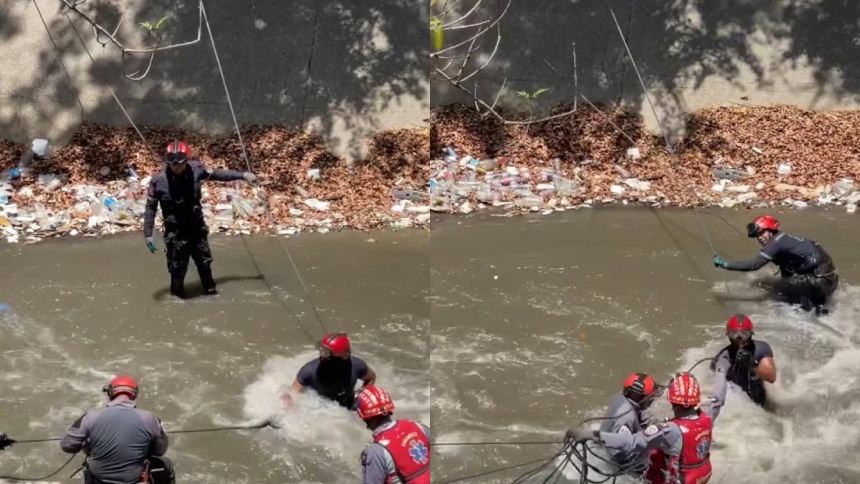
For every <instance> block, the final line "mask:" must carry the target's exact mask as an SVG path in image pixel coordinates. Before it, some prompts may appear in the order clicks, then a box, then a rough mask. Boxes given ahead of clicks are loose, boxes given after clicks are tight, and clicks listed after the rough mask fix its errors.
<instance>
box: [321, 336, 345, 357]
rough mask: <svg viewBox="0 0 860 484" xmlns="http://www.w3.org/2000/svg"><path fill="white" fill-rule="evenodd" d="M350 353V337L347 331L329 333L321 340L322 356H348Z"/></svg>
mask: <svg viewBox="0 0 860 484" xmlns="http://www.w3.org/2000/svg"><path fill="white" fill-rule="evenodd" d="M349 354H350V345H349V338H347V337H346V334H345V333H329V334H327V335H325V336H323V339H322V341H320V358H329V357H331V356H340V357H347V356H349Z"/></svg>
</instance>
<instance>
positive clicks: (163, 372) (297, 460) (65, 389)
mask: <svg viewBox="0 0 860 484" xmlns="http://www.w3.org/2000/svg"><path fill="white" fill-rule="evenodd" d="M328 235H334V237H328V236H326V237H313V236H312V237H307V238H305V237H302V238H300V239H298V240H295V239H291V240H290V241H289V242H288V243H289V244H290V246H291V247H292V248H291V252H292V255H293V257H294V258H295V261H296V264H297V265H298V266H299V267H300V268H301V269H302V276H303V278H304V281H305V283H306V284H307V286H308V288H309V291H310V292H311V293H312V297H313V299H314V301H315V302H316V305H317V306H318V308H319V312H320V315H321V318H322V320H323V322H324V324H325V326H326V327H327V328H328V329H329V330H338V331H345V332H347V333H348V334H349V335H350V337H351V339H352V342H353V351H354V354H356V355H357V356H360V357H362V358H364V359H365V360H366V361H367V362H368V364H369V365H370V366H371V367H372V368H373V369H374V370H375V371H376V373H377V375H378V378H379V380H378V381H379V384H380V385H381V386H383V387H384V388H386V389H387V390H389V391H390V393H391V394H392V396H393V398H394V399H395V404H396V406H397V415H399V416H402V417H405V418H412V419H416V420H421V421H424V422H429V419H430V416H429V404H428V399H429V393H430V388H429V382H428V354H429V343H428V336H427V329H428V324H429V312H428V305H427V304H426V303H425V302H424V301H423V299H422V297H421V293H422V291H423V288H424V287H425V286H426V282H425V281H426V276H425V277H423V278H422V277H420V275H421V274H422V271H424V273H425V274H426V269H424V267H425V265H424V259H423V254H424V253H425V252H426V251H425V249H424V244H425V242H426V239H427V237H426V235H424V234H415V233H401V234H394V233H392V234H375V235H374V237H375V238H376V239H377V242H376V243H375V244H371V243H365V240H366V239H367V236H366V235H364V236H362V235H360V234H328ZM248 242H249V243H250V245H251V248H252V251H251V254H250V255H249V253H248V251H246V250H245V249H244V246H243V244H242V242H241V241H240V239H237V238H219V237H215V238H214V239H213V251H214V253H215V264H214V268H215V276H216V279H218V280H220V281H221V283H220V289H221V291H222V294H221V295H220V296H218V297H217V298H213V299H204V298H200V299H194V300H190V301H186V302H170V301H168V300H166V299H165V297H164V294H165V291H166V287H165V286H166V284H167V282H168V281H167V280H166V279H167V277H166V271H165V264H164V259H163V255H161V254H158V255H157V256H151V255H150V254H149V253H148V252H147V251H146V250H145V248H144V247H142V245H141V241H140V240H139V238H138V237H134V238H132V237H111V238H106V239H103V240H98V241H79V242H77V241H60V242H56V243H47V244H39V245H34V246H31V247H23V246H8V247H4V248H2V249H0V267H2V270H3V278H2V280H0V296H1V297H0V303H6V304H8V305H9V306H10V308H11V309H10V310H9V311H6V312H2V313H0V334H2V338H0V350H2V351H3V358H2V359H0V365H2V366H1V367H0V368H2V371H0V381H2V390H3V391H2V393H0V412H2V417H0V429H2V430H5V431H6V432H7V433H9V434H10V435H11V436H12V437H13V438H16V439H38V438H51V437H60V436H62V435H63V433H64V432H65V430H66V428H67V427H68V426H69V425H70V424H71V423H72V422H74V421H75V420H76V419H77V418H78V417H79V416H80V415H81V414H82V413H83V412H84V411H86V410H87V409H89V408H93V407H99V406H101V405H103V404H104V403H105V402H106V398H105V396H104V394H103V393H102V392H101V388H102V386H103V385H105V384H107V382H108V381H109V380H110V379H111V378H112V377H113V376H114V375H115V374H117V373H130V374H131V375H132V376H134V377H136V378H137V379H138V381H139V382H140V385H141V395H140V398H139V399H138V401H139V406H140V407H141V408H145V409H148V410H151V411H153V412H155V414H156V415H158V416H159V417H160V418H161V419H162V420H163V421H164V425H165V428H166V430H167V431H168V433H169V434H170V433H171V432H175V431H178V430H188V429H192V430H193V429H201V428H204V429H205V428H212V427H219V426H238V425H248V424H255V423H258V422H261V421H264V420H266V419H269V418H273V417H274V418H276V419H277V420H278V421H280V424H281V426H282V427H281V429H279V430H274V429H270V428H267V429H262V430H248V431H225V432H214V433H191V434H176V433H173V434H172V435H171V440H170V443H171V447H170V449H169V451H168V453H167V455H168V456H169V457H171V458H172V459H173V460H174V461H175V462H176V471H177V477H178V482H182V483H199V484H204V483H205V484H212V483H231V484H265V483H271V484H275V483H283V482H301V483H326V484H328V483H346V482H356V481H357V480H358V479H360V475H361V465H360V459H359V456H360V453H361V451H362V450H363V449H364V447H365V445H366V444H367V443H368V442H369V441H370V439H371V435H370V432H369V431H368V430H367V429H366V428H365V426H364V424H363V423H362V422H361V420H360V419H358V417H357V416H356V415H355V414H354V413H353V412H348V411H346V410H344V409H341V408H339V407H335V406H332V405H330V404H329V403H327V402H325V401H322V400H321V399H319V398H317V397H315V396H313V395H311V394H308V395H303V396H302V397H301V398H299V399H298V402H297V405H296V406H295V408H294V409H293V410H292V411H289V412H288V411H285V410H284V408H283V407H282V404H281V403H280V394H281V391H283V389H285V388H287V387H288V386H289V385H290V384H291V383H292V381H293V379H294V378H295V376H296V373H297V372H298V369H299V368H300V367H301V365H303V364H304V363H305V362H307V361H310V360H312V359H314V358H316V357H317V356H318V353H317V351H316V349H315V342H316V341H318V339H319V338H320V337H321V336H322V328H321V327H320V326H319V323H318V322H317V321H316V319H315V317H314V315H313V310H312V308H311V306H310V304H309V301H308V300H307V298H306V297H305V296H304V291H303V289H302V288H301V285H300V283H299V282H298V281H297V279H296V277H295V274H294V273H293V271H292V269H291V265H290V263H289V261H288V259H287V258H286V255H285V253H284V252H283V248H282V246H281V242H280V241H278V240H277V239H271V238H249V239H248ZM251 256H253V257H254V258H255V259H256V261H257V263H258V265H259V266H260V267H261V268H263V272H264V274H265V275H266V282H268V283H269V284H271V285H272V286H273V287H274V291H270V290H269V289H268V287H267V286H266V285H265V284H264V281H262V280H260V279H259V277H258V275H257V274H256V271H255V269H254V266H253V263H252V262H251ZM191 272H192V274H191V275H189V278H188V281H189V282H188V283H189V287H194V285H195V284H196V283H195V282H194V281H196V274H193V266H192V270H191ZM371 273H372V274H375V275H377V276H379V279H377V278H373V279H372V280H371V278H368V277H367V274H371ZM416 274H417V276H416ZM67 458H68V456H67V455H66V454H64V453H63V452H62V451H61V450H60V448H59V445H58V443H57V442H46V443H32V444H25V443H21V444H16V445H14V446H13V447H11V448H8V449H6V451H5V452H3V453H2V455H0V475H16V476H23V477H31V478H32V477H41V476H45V475H47V474H48V473H50V472H52V471H54V470H55V469H57V468H59V467H60V466H61V465H62V463H63V462H64V461H65V460H66V459H67ZM80 461H81V458H80V457H79V458H77V459H76V460H75V461H74V462H73V463H72V464H70V465H69V467H67V468H66V469H64V470H63V471H62V472H60V473H59V474H58V475H57V476H56V477H53V478H51V479H50V481H51V482H62V483H72V482H75V483H79V482H81V476H80V475H78V476H76V477H75V478H69V475H70V474H71V473H72V472H73V471H74V470H75V469H76V468H77V467H78V465H79V463H80Z"/></svg>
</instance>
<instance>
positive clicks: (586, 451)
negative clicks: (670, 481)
mask: <svg viewBox="0 0 860 484" xmlns="http://www.w3.org/2000/svg"><path fill="white" fill-rule="evenodd" d="M715 359H716V357H710V358H702V359H701V360H699V361H697V362H695V363H693V365H692V366H690V369H689V370H687V373H691V372H692V371H693V370H695V369H696V368H697V367H698V366H699V365H701V364H702V363H707V362H711V361H714V360H715ZM669 382H671V380H670V381H669ZM669 382H667V383H666V385H657V394H658V395H660V394H661V393H662V392H663V390H664V389H666V388H667V387H668V386H669ZM634 410H635V409H634V408H633V407H631V408H629V409H627V411H626V412H623V413H621V414H619V415H616V416H606V417H592V418H587V419H585V420H583V421H582V422H580V424H579V425H578V427H581V426H583V425H585V424H587V423H589V422H598V421H604V420H616V419H618V418H621V417H623V416H624V415H627V414H628V413H630V412H632V411H634ZM559 443H562V442H561V441H522V442H515V441H507V442H505V441H497V442H435V443H433V442H431V443H430V446H431V447H439V446H460V445H462V446H470V445H474V446H479V445H487V446H493V445H521V446H524V445H549V444H559ZM576 444H577V443H576V442H564V445H563V446H562V448H561V449H559V450H558V451H556V452H555V453H554V454H553V455H552V456H551V457H550V458H549V459H546V458H544V459H537V460H532V461H528V462H523V463H521V464H515V465H511V466H505V467H499V468H497V469H493V470H490V471H485V472H482V473H479V474H472V475H469V476H465V477H458V478H456V479H451V480H447V481H442V482H441V483H440V484H453V483H457V482H463V481H468V480H471V479H476V478H478V477H485V476H488V475H492V474H497V473H499V472H504V471H507V470H511V469H518V468H520V467H525V466H527V465H532V464H537V463H538V462H542V463H543V465H541V466H539V467H536V468H535V469H532V470H530V471H528V472H527V473H526V474H523V475H522V476H520V477H519V478H517V479H516V480H514V481H513V483H514V484H518V483H521V482H523V481H524V480H525V479H528V478H529V477H532V476H534V475H536V474H537V473H539V472H541V471H544V470H547V469H548V467H549V466H550V464H552V463H553V462H554V461H555V459H557V458H559V457H562V456H564V459H563V460H562V462H561V463H559V464H556V468H555V469H553V470H552V472H551V473H550V475H549V476H547V478H546V479H544V481H543V482H544V483H546V482H548V481H549V479H551V478H552V477H553V476H554V475H555V474H556V473H557V472H562V471H563V470H564V468H565V467H566V466H567V465H568V464H570V465H572V466H573V467H574V468H575V469H576V470H577V471H578V472H579V474H580V476H581V477H580V482H581V483H591V484H601V483H605V482H608V481H609V480H610V479H612V480H613V482H614V479H615V478H617V477H620V476H622V475H625V474H626V473H627V472H628V471H629V470H631V469H630V465H628V466H624V465H622V466H619V465H618V464H616V463H614V462H612V461H610V460H608V459H607V458H605V457H603V456H601V455H599V454H597V453H595V452H594V450H593V449H592V448H590V447H588V446H587V445H586V444H585V443H584V442H582V443H581V444H582V450H578V449H577V448H576ZM589 456H591V457H594V458H596V459H598V460H600V461H602V462H604V463H606V464H609V465H610V466H612V467H613V468H615V469H617V470H616V471H615V472H609V473H607V472H606V471H604V470H602V469H599V468H597V467H595V466H594V465H593V464H590V463H588V458H589ZM574 457H575V458H576V460H578V461H579V462H580V466H581V467H577V465H576V463H575V462H574V459H573V458H574ZM631 465H633V466H635V463H632V464H631ZM589 471H591V472H594V473H596V474H598V475H600V476H602V477H605V479H603V480H599V481H595V480H592V479H587V474H588V472H589Z"/></svg>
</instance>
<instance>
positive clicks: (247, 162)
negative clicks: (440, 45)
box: [66, 0, 328, 342]
mask: <svg viewBox="0 0 860 484" xmlns="http://www.w3.org/2000/svg"><path fill="white" fill-rule="evenodd" d="M198 8H199V9H200V13H201V19H202V21H203V23H204V25H206V31H207V33H208V34H209V40H210V42H211V44H212V52H213V53H214V54H215V62H216V64H217V67H218V72H219V74H220V76H221V82H222V84H223V85H224V92H225V94H226V96H227V105H228V107H229V108H230V114H231V116H232V118H233V124H234V126H235V128H236V134H237V136H238V137H239V144H240V146H241V149H242V158H243V161H244V162H245V166H246V168H247V169H248V171H249V172H251V173H253V170H252V169H251V163H250V160H249V159H248V153H247V150H246V149H245V141H244V139H243V138H242V132H241V130H240V129H239V123H238V121H237V119H236V111H235V109H234V108H233V101H232V99H231V98H230V91H229V89H228V88H227V81H226V78H225V76H224V70H223V68H222V66H221V59H220V58H219V56H218V50H217V49H216V47H215V40H214V35H213V33H212V27H211V26H210V24H209V18H208V17H207V16H206V9H205V7H204V6H203V1H202V0H200V1H199V2H198ZM66 18H67V20H68V21H69V24H70V25H71V27H72V29H73V30H74V31H75V34H76V35H77V37H78V40H79V41H80V43H81V46H82V47H83V48H84V51H85V52H86V53H87V56H88V57H89V58H90V61H91V62H92V63H93V64H95V63H96V61H95V59H94V58H93V56H92V54H91V53H90V51H89V48H88V47H87V45H86V42H85V41H84V39H83V37H82V36H81V34H80V32H79V31H78V29H77V27H76V26H75V24H74V23H73V22H72V21H71V19H70V18H68V15H67V17H66ZM108 90H109V91H110V93H111V96H113V98H114V100H115V101H116V103H117V105H118V106H119V108H120V110H121V111H122V112H123V114H124V115H125V117H126V119H128V122H129V123H130V124H131V126H132V128H134V130H135V132H136V133H137V135H138V136H139V137H140V139H141V140H142V141H143V144H144V146H146V147H147V148H148V149H149V151H150V153H152V156H153V158H154V159H155V160H158V159H159V157H158V155H157V154H156V152H155V150H154V149H153V147H152V145H151V144H150V143H149V141H148V140H147V139H146V137H145V136H144V135H143V133H142V132H141V130H140V129H139V128H138V126H137V124H136V123H135V122H134V119H133V118H132V117H131V115H130V114H129V113H128V110H126V108H125V106H124V105H123V103H122V101H120V99H119V97H118V96H117V95H116V92H114V90H113V88H111V87H110V86H108ZM266 216H267V218H270V217H271V213H270V212H269V210H268V206H266ZM239 235H240V238H241V240H242V244H243V245H244V247H245V250H246V251H247V253H248V256H249V257H250V258H251V263H252V264H253V265H254V269H255V270H256V272H257V275H258V276H259V277H260V278H261V280H262V281H263V283H264V284H265V285H266V287H267V288H268V290H269V293H270V294H271V295H272V296H273V297H275V298H276V299H277V300H278V303H279V304H280V305H281V306H282V307H283V308H284V309H285V310H286V311H287V312H288V313H290V315H292V316H293V317H295V318H296V320H297V321H298V319H299V318H298V316H297V315H296V314H295V312H294V311H292V310H291V309H290V308H289V307H288V306H287V304H286V303H285V302H284V300H283V298H281V297H278V296H277V294H276V293H275V290H274V287H273V286H272V285H271V284H270V283H269V282H268V279H266V276H265V274H263V271H262V270H261V269H260V266H259V264H257V260H256V258H255V257H254V254H253V252H252V251H251V248H250V246H249V245H248V242H247V240H245V234H243V233H241V232H240V234H239ZM281 246H282V248H283V250H284V253H285V254H286V255H287V258H288V259H289V261H290V265H291V266H292V268H293V271H294V272H295V274H296V277H297V279H298V280H299V283H300V284H301V286H302V289H303V290H304V292H305V297H306V298H307V299H308V302H309V303H310V305H311V308H312V309H313V311H314V315H315V316H316V319H317V322H318V323H319V325H320V327H321V328H322V330H323V333H328V331H327V330H326V327H325V324H323V321H322V317H320V314H319V311H318V310H317V307H316V304H315V303H314V301H313V298H311V296H310V291H308V288H307V286H306V285H305V282H304V280H303V279H302V277H301V274H300V273H299V270H298V267H297V266H296V263H295V261H294V260H293V257H292V255H291V254H290V251H289V248H288V247H287V246H286V243H285V242H284V241H283V240H281ZM296 325H297V326H298V327H299V328H300V329H301V330H302V331H303V332H304V333H305V334H306V335H307V336H308V338H309V339H310V340H311V341H314V342H315V341H316V338H314V337H313V335H311V334H310V333H309V332H308V331H307V330H306V329H305V328H304V327H303V326H302V325H300V324H298V322H296Z"/></svg>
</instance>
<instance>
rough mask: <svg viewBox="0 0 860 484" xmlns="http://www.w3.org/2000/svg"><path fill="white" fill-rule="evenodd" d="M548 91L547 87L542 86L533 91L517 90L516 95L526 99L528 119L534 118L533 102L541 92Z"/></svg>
mask: <svg viewBox="0 0 860 484" xmlns="http://www.w3.org/2000/svg"><path fill="white" fill-rule="evenodd" d="M547 91H549V88H548V87H542V88H540V89H538V90H537V91H535V92H526V91H517V93H516V94H517V96H518V97H521V98H523V99H525V100H526V102H527V103H528V106H529V121H531V120H533V119H535V118H534V106H533V103H534V101H535V100H536V99H537V97H538V96H540V95H541V94H543V93H545V92H547ZM528 132H529V125H528V124H527V125H526V133H528Z"/></svg>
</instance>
